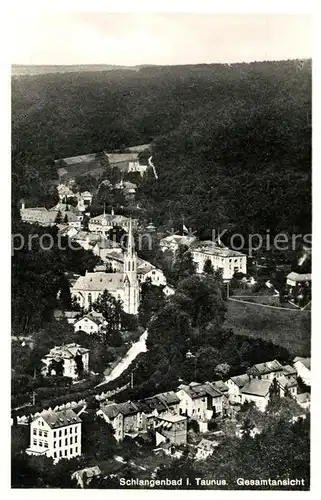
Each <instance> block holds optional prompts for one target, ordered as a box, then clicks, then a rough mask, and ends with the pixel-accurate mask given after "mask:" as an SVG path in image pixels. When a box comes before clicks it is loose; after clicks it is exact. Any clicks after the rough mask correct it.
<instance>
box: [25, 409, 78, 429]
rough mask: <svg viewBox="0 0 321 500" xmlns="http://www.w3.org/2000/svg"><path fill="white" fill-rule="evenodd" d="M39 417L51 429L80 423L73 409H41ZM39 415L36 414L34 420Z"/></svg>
mask: <svg viewBox="0 0 321 500" xmlns="http://www.w3.org/2000/svg"><path fill="white" fill-rule="evenodd" d="M40 417H42V418H43V419H44V420H45V421H46V422H47V424H48V425H49V426H50V427H51V428H52V429H57V428H59V427H65V426H67V425H72V424H78V423H81V420H80V418H79V417H78V416H77V415H76V413H75V412H74V411H73V410H61V411H43V412H42V413H41V414H40ZM40 417H39V416H38V417H37V418H36V419H34V420H37V419H38V418H40Z"/></svg>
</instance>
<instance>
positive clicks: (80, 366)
mask: <svg viewBox="0 0 321 500" xmlns="http://www.w3.org/2000/svg"><path fill="white" fill-rule="evenodd" d="M75 363H76V372H77V375H78V377H79V378H80V377H82V376H83V373H84V363H83V360H82V356H81V354H78V355H77V356H75Z"/></svg>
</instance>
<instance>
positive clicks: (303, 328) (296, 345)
mask: <svg viewBox="0 0 321 500" xmlns="http://www.w3.org/2000/svg"><path fill="white" fill-rule="evenodd" d="M244 300H248V299H244ZM227 307H228V310H227V315H226V322H225V324H224V326H225V327H227V328H233V330H234V333H235V334H236V335H247V336H249V337H259V338H261V339H263V340H267V341H270V342H273V343H274V344H278V345H281V346H283V347H285V348H286V349H288V350H289V352H291V353H292V354H293V355H296V356H310V349H311V346H310V340H311V326H310V321H311V312H310V311H298V310H291V309H286V310H281V309H270V308H264V307H261V306H258V305H255V304H253V305H252V304H243V303H240V302H234V301H232V300H230V301H228V303H227Z"/></svg>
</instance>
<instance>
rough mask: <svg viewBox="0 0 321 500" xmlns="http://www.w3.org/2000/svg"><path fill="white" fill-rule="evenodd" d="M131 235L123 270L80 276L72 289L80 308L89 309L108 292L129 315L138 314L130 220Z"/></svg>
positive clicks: (131, 235) (137, 294)
mask: <svg viewBox="0 0 321 500" xmlns="http://www.w3.org/2000/svg"><path fill="white" fill-rule="evenodd" d="M128 229H129V235H128V243H127V249H126V250H125V252H124V256H123V262H124V264H123V270H122V271H120V272H115V273H105V272H94V273H89V272H86V275H85V276H80V277H79V278H78V279H77V281H76V282H75V283H74V285H73V287H72V289H71V295H72V297H75V298H76V300H77V301H78V303H79V305H80V307H83V308H84V309H89V308H90V306H91V304H93V303H94V302H95V301H96V300H97V299H98V297H99V296H100V295H102V294H103V292H104V291H105V290H107V291H108V292H109V293H110V294H111V295H113V296H114V297H115V298H116V299H117V300H121V301H122V303H123V309H124V311H125V312H126V313H127V314H134V315H136V314H138V307H139V300H140V294H139V281H138V277H137V254H136V251H135V244H134V238H133V234H132V222H131V219H130V220H129V227H128Z"/></svg>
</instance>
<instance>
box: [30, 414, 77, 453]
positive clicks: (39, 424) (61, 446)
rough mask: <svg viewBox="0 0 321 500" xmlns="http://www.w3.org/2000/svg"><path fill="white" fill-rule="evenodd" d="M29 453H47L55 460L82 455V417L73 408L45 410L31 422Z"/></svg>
mask: <svg viewBox="0 0 321 500" xmlns="http://www.w3.org/2000/svg"><path fill="white" fill-rule="evenodd" d="M26 453H27V454H28V455H37V456H41V455H45V456H47V457H51V458H53V459H54V461H58V460H61V459H62V458H65V459H70V458H74V457H78V456H80V455H81V419H80V418H79V416H77V415H76V413H75V412H74V411H73V410H71V409H66V410H61V411H52V410H50V411H49V410H44V411H43V412H42V413H40V415H38V416H36V417H35V418H34V419H33V421H32V422H31V424H30V446H29V448H27V450H26Z"/></svg>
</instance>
